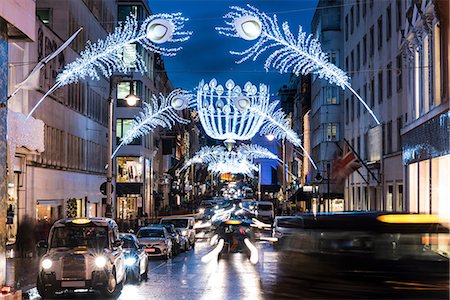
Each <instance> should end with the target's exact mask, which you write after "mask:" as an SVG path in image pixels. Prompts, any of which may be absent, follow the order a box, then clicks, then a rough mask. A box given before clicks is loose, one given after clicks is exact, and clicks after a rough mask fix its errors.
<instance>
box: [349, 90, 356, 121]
mask: <svg viewBox="0 0 450 300" xmlns="http://www.w3.org/2000/svg"><path fill="white" fill-rule="evenodd" d="M350 101H351V102H352V103H350V105H351V110H352V111H351V114H352V122H353V120H354V119H355V96H354V95H352V98H351V100H350Z"/></svg>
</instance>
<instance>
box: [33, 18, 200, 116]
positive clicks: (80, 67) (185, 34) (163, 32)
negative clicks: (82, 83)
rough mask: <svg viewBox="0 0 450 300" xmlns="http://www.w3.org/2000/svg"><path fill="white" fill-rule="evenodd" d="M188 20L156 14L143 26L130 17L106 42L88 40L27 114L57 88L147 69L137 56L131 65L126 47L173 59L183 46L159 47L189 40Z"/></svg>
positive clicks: (142, 60)
mask: <svg viewBox="0 0 450 300" xmlns="http://www.w3.org/2000/svg"><path fill="white" fill-rule="evenodd" d="M187 20H188V19H187V18H185V17H183V16H182V15H181V13H174V14H165V13H163V14H155V15H151V16H150V17H148V18H147V19H145V20H144V21H143V22H142V24H140V25H139V24H138V21H137V20H136V18H135V17H134V16H130V17H128V18H127V19H126V21H125V22H124V23H123V24H120V25H119V26H118V27H116V29H115V30H114V32H113V33H111V34H109V35H108V36H107V37H106V39H104V40H98V41H97V42H96V43H91V42H90V41H88V42H87V43H86V48H85V49H84V50H83V51H82V52H81V54H80V57H79V58H77V59H76V60H75V61H74V62H72V63H70V64H68V65H66V66H65V67H64V69H63V70H62V72H61V73H59V74H58V76H57V77H56V82H55V84H54V85H53V86H52V87H51V88H50V90H48V91H47V93H45V95H44V96H43V97H42V98H41V99H40V100H39V101H38V102H37V104H36V105H35V106H34V107H33V109H32V110H31V111H30V113H29V114H28V117H29V116H31V114H33V112H34V111H35V110H36V108H37V107H38V106H39V105H40V104H41V103H42V101H44V99H45V98H46V97H47V96H48V95H50V94H51V93H53V92H54V91H55V90H57V89H58V88H60V87H62V86H65V85H68V84H72V83H76V82H78V81H79V80H80V79H85V78H90V79H92V80H99V79H100V76H101V75H103V76H105V77H109V76H111V75H112V74H113V73H114V72H119V73H127V72H130V71H131V68H133V71H138V72H141V73H144V72H145V71H146V70H147V67H146V64H145V61H144V58H143V57H142V56H141V55H139V54H138V53H136V60H135V63H134V65H132V64H130V63H128V62H127V60H126V57H125V56H126V55H125V52H126V47H127V46H128V45H131V44H135V43H139V44H140V45H142V46H143V47H144V48H145V49H147V50H149V51H152V52H154V53H158V54H160V55H164V56H174V55H176V53H177V52H178V51H179V50H181V49H182V47H162V46H161V44H162V43H164V42H170V43H177V42H183V41H186V40H188V39H189V38H190V36H191V34H192V32H189V31H182V30H183V27H184V22H185V21H187Z"/></svg>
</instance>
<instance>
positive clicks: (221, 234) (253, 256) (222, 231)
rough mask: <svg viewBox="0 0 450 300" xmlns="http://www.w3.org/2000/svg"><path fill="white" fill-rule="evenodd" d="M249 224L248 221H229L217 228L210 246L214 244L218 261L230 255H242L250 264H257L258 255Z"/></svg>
mask: <svg viewBox="0 0 450 300" xmlns="http://www.w3.org/2000/svg"><path fill="white" fill-rule="evenodd" d="M250 224H251V221H248V220H240V219H230V220H227V221H224V222H222V223H221V224H220V225H218V226H217V228H216V235H215V236H214V237H213V238H212V244H216V249H218V250H216V251H218V259H220V258H227V257H228V256H229V255H230V254H232V253H244V254H245V255H246V256H247V258H248V259H249V260H250V262H251V263H253V264H256V263H257V262H258V260H259V253H258V250H257V248H256V247H255V236H254V234H253V231H252V229H251V227H250Z"/></svg>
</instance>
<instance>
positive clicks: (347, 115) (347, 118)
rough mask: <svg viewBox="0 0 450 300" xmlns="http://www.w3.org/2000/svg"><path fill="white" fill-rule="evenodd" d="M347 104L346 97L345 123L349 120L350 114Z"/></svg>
mask: <svg viewBox="0 0 450 300" xmlns="http://www.w3.org/2000/svg"><path fill="white" fill-rule="evenodd" d="M349 109H350V108H349V105H348V98H347V99H345V124H347V125H348V121H349V115H350V111H349Z"/></svg>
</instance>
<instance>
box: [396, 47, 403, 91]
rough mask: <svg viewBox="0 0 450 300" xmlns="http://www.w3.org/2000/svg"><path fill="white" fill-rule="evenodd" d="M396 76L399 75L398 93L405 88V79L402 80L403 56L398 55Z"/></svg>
mask: <svg viewBox="0 0 450 300" xmlns="http://www.w3.org/2000/svg"><path fill="white" fill-rule="evenodd" d="M395 74H396V75H397V92H399V91H401V90H402V87H403V82H402V80H403V78H402V55H401V54H399V55H397V69H396V70H395Z"/></svg>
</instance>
